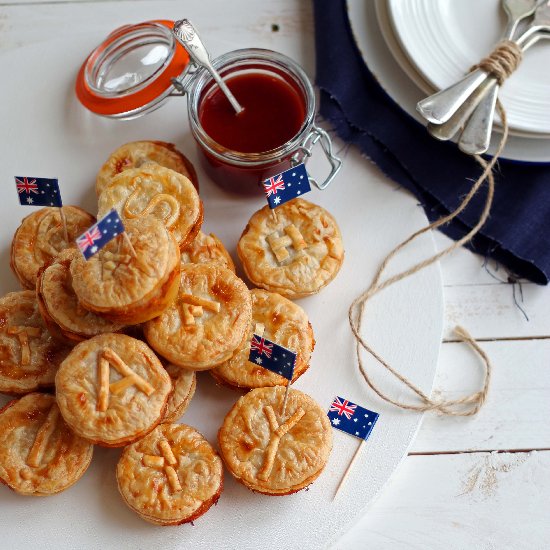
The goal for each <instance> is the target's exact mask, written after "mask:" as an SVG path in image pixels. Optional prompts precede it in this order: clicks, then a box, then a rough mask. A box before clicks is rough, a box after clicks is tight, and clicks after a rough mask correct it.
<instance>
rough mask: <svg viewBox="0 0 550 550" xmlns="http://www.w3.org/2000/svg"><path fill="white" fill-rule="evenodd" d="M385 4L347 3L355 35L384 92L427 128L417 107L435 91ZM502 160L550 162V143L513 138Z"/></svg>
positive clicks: (378, 1) (382, 0) (351, 0)
mask: <svg viewBox="0 0 550 550" xmlns="http://www.w3.org/2000/svg"><path fill="white" fill-rule="evenodd" d="M386 2H387V0H376V1H375V2H364V1H362V0H348V2H347V4H348V11H349V16H350V21H351V27H352V30H353V35H354V38H355V41H356V43H357V45H358V47H359V50H360V52H361V55H362V56H363V60H364V61H365V63H366V65H367V66H368V68H369V70H370V71H371V72H372V73H373V74H374V75H375V77H376V79H377V81H378V82H379V83H380V85H381V86H382V88H384V90H385V91H386V93H387V94H388V95H389V96H390V97H391V98H392V99H393V100H394V101H395V102H396V103H397V104H398V105H399V106H400V107H401V108H402V109H403V110H404V111H405V112H406V113H408V114H409V115H410V116H411V117H413V118H414V119H416V120H417V121H418V122H420V123H421V124H422V125H425V124H426V121H425V120H424V119H423V118H422V117H421V116H420V115H419V114H418V112H417V111H416V104H417V103H418V102H419V101H420V100H421V99H423V98H424V97H426V95H427V94H430V93H433V91H434V89H433V88H432V87H431V85H430V84H429V83H428V82H426V81H425V80H424V79H423V78H422V77H421V75H419V74H418V72H417V70H416V69H415V68H414V66H413V65H412V64H411V62H410V60H409V59H408V58H407V56H406V55H405V54H404V53H403V50H402V48H401V46H400V44H399V42H398V41H397V39H396V37H395V35H394V33H393V29H392V27H391V25H390V23H389V16H388V10H387V5H386ZM499 137H500V135H499V134H496V133H495V135H494V137H493V140H492V145H491V149H490V150H489V153H491V152H492V151H494V150H495V146H496V145H495V144H496V142H497V141H498V139H499ZM501 156H502V158H506V159H511V160H517V161H521V162H550V142H549V141H548V140H546V139H539V138H537V139H534V138H527V137H519V136H514V135H510V136H509V137H508V142H507V144H506V147H505V149H504V151H503V153H502V155H501Z"/></svg>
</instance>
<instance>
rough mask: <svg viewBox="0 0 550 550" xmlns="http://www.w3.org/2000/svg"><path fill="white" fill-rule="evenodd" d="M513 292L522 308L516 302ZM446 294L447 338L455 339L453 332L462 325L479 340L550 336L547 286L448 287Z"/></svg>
mask: <svg viewBox="0 0 550 550" xmlns="http://www.w3.org/2000/svg"><path fill="white" fill-rule="evenodd" d="M514 287H515V288H514ZM514 292H515V296H516V301H517V302H518V304H519V306H518V305H516V303H514ZM522 293H523V294H522ZM444 294H445V307H446V309H445V320H446V328H445V333H444V338H447V339H455V336H454V335H453V334H452V331H453V329H454V327H455V326H456V325H463V326H464V327H465V328H466V329H467V330H468V331H469V332H470V333H471V334H472V335H473V336H475V337H476V338H487V339H489V338H529V337H549V336H550V317H549V316H548V311H550V288H548V287H541V286H538V285H534V284H523V285H522V286H521V288H520V287H519V285H492V284H491V285H463V286H451V287H445V289H444ZM520 307H521V309H520ZM522 310H523V311H522ZM526 316H527V317H526Z"/></svg>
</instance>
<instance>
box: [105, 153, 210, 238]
mask: <svg viewBox="0 0 550 550" xmlns="http://www.w3.org/2000/svg"><path fill="white" fill-rule="evenodd" d="M111 208H116V210H117V211H118V212H119V214H120V217H121V218H122V220H123V221H124V223H126V221H127V220H134V219H136V218H139V217H141V216H143V215H147V214H150V215H152V216H155V217H157V218H158V219H160V220H162V221H163V222H164V224H165V225H166V227H167V228H168V230H169V231H170V232H171V233H172V235H174V237H175V239H176V241H177V242H178V244H179V246H180V248H181V249H183V248H185V247H186V246H188V245H189V244H190V243H191V242H192V241H193V239H194V238H195V236H196V235H197V233H198V232H199V229H200V227H201V225H202V220H203V207H202V201H201V200H200V199H199V195H198V193H197V191H196V189H195V188H194V187H193V184H192V183H191V182H190V181H189V180H188V179H187V178H186V177H185V176H182V175H181V174H179V173H178V172H175V171H174V170H170V169H169V168H164V167H163V166H160V165H158V164H152V163H150V164H144V165H143V166H142V167H141V168H133V169H130V170H125V171H124V172H121V173H120V174H118V175H117V176H115V177H114V178H113V179H112V180H111V182H110V183H109V185H108V187H106V188H105V189H104V190H103V192H102V193H101V195H100V196H99V199H98V210H99V212H98V217H100V218H101V217H102V216H104V215H105V214H107V212H109V210H111Z"/></svg>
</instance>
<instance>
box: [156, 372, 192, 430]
mask: <svg viewBox="0 0 550 550" xmlns="http://www.w3.org/2000/svg"><path fill="white" fill-rule="evenodd" d="M166 372H167V373H168V374H169V375H170V378H171V379H172V386H173V391H172V393H171V394H170V397H169V398H168V404H167V405H166V412H165V414H164V419H163V420H162V421H163V422H176V421H177V420H179V419H180V418H181V417H182V416H183V413H184V412H185V411H186V410H187V407H189V403H191V399H192V398H193V395H195V390H196V388H197V375H196V374H195V372H194V371H192V370H187V369H182V368H181V367H178V366H176V365H172V364H169V365H167V366H166Z"/></svg>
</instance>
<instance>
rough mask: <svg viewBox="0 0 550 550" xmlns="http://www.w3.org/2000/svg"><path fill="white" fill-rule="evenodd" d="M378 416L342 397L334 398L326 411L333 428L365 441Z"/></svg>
mask: <svg viewBox="0 0 550 550" xmlns="http://www.w3.org/2000/svg"><path fill="white" fill-rule="evenodd" d="M379 416H380V415H379V414H378V413H375V412H372V411H369V410H368V409H365V408H363V407H361V406H359V405H356V404H355V403H352V402H351V401H348V400H347V399H344V398H342V397H335V398H334V401H333V402H332V403H331V405H330V409H329V411H328V417H329V419H330V423H331V424H332V426H333V428H336V429H337V430H342V431H343V432H346V433H348V434H350V435H354V436H355V437H358V438H360V439H365V440H366V439H368V437H369V435H370V433H371V431H372V429H373V428H374V425H375V424H376V421H377V420H378V417H379Z"/></svg>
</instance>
